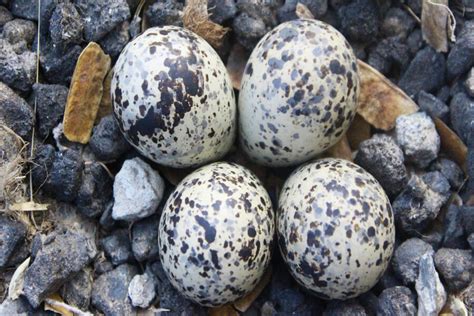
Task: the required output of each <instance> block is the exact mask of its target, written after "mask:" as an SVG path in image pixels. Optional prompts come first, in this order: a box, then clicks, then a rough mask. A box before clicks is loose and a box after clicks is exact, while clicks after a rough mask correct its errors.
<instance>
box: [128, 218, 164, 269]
mask: <svg viewBox="0 0 474 316" xmlns="http://www.w3.org/2000/svg"><path fill="white" fill-rule="evenodd" d="M157 227H158V217H156V216H154V217H151V218H146V219H143V220H141V221H139V222H137V223H135V224H133V228H132V251H133V255H134V256H135V259H137V260H138V261H140V262H141V261H145V260H149V259H156V258H157V256H158V242H157V240H158V229H157Z"/></svg>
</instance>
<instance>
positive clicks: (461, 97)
mask: <svg viewBox="0 0 474 316" xmlns="http://www.w3.org/2000/svg"><path fill="white" fill-rule="evenodd" d="M449 109H450V115H451V124H452V126H453V129H454V131H455V132H456V133H457V134H458V135H459V137H461V139H462V140H463V141H464V143H466V144H467V145H469V144H470V143H474V98H470V97H469V96H468V95H467V94H466V93H462V92H461V93H457V94H456V95H454V97H453V98H452V99H451V103H450V107H449Z"/></svg>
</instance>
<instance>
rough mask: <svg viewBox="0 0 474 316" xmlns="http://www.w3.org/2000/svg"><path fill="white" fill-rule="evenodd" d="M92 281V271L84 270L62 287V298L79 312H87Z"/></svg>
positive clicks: (89, 269)
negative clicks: (79, 310)
mask: <svg viewBox="0 0 474 316" xmlns="http://www.w3.org/2000/svg"><path fill="white" fill-rule="evenodd" d="M92 281H93V273H92V269H91V268H84V269H83V270H82V271H80V272H79V273H78V274H76V276H74V277H73V278H72V279H71V280H69V281H68V282H66V284H65V285H64V286H63V288H62V291H61V294H62V298H64V300H66V302H68V303H69V304H71V305H73V306H76V307H78V308H80V309H81V310H88V309H89V305H90V301H91V296H92Z"/></svg>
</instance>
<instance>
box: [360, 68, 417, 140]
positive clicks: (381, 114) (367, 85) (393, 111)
mask: <svg viewBox="0 0 474 316" xmlns="http://www.w3.org/2000/svg"><path fill="white" fill-rule="evenodd" d="M357 64H358V66H359V75H360V81H361V91H360V95H359V107H358V109H357V113H359V114H360V115H361V116H362V117H363V118H364V119H365V120H366V121H367V122H368V123H369V124H371V125H372V126H374V127H375V128H379V129H383V130H385V131H388V130H391V129H392V128H394V127H395V120H396V119H397V117H398V116H400V115H403V114H411V113H414V112H416V111H418V105H416V103H415V102H413V100H412V99H410V98H409V97H408V96H407V95H406V94H405V92H403V91H402V90H400V88H398V87H397V86H396V85H394V84H393V83H392V82H391V81H390V80H388V79H387V78H385V77H384V76H383V75H382V74H381V73H380V72H378V71H377V70H375V69H374V68H372V67H371V66H369V65H368V64H366V63H364V62H363V61H361V60H357Z"/></svg>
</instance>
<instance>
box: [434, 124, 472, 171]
mask: <svg viewBox="0 0 474 316" xmlns="http://www.w3.org/2000/svg"><path fill="white" fill-rule="evenodd" d="M434 123H435V125H436V130H437V131H438V134H439V137H440V138H441V151H442V152H444V153H445V154H447V155H448V157H449V158H450V159H452V160H454V161H455V162H456V163H457V164H458V165H459V166H461V167H462V168H463V170H464V171H466V168H467V166H466V160H467V147H466V145H464V143H463V142H462V140H461V138H459V136H458V135H457V134H456V133H455V132H453V130H452V129H450V128H449V127H448V126H447V125H446V124H445V123H444V122H443V121H441V120H440V119H439V118H437V117H436V118H434Z"/></svg>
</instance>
